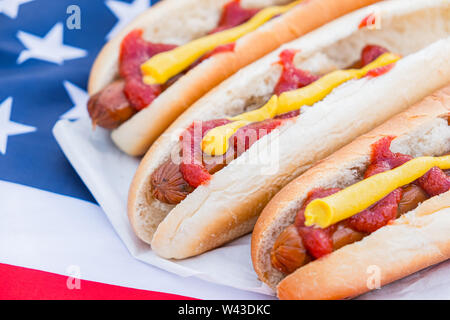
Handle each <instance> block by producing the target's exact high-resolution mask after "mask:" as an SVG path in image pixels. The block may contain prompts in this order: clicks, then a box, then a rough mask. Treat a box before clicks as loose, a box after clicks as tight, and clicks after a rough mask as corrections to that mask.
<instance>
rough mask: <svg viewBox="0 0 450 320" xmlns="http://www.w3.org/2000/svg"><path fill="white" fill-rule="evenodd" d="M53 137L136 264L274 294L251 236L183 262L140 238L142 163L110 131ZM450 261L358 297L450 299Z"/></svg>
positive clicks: (64, 129)
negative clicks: (131, 192)
mask: <svg viewBox="0 0 450 320" xmlns="http://www.w3.org/2000/svg"><path fill="white" fill-rule="evenodd" d="M53 134H54V136H55V138H56V140H57V142H58V143H59V145H60V146H61V148H62V150H63V152H64V153H65V155H66V157H67V158H68V159H69V161H70V163H71V164H72V166H73V167H74V168H75V170H76V171H77V172H78V174H79V175H80V177H81V179H82V180H83V181H84V183H85V184H86V186H87V187H88V188H89V190H90V191H91V193H92V195H93V196H94V198H95V199H96V200H97V202H98V203H99V204H100V206H101V207H102V208H103V210H104V211H105V213H106V215H107V216H108V219H109V221H110V222H111V224H112V225H113V227H114V229H115V230H116V232H117V233H118V234H119V236H120V238H121V239H122V240H123V242H124V243H125V245H126V246H127V248H128V250H129V251H130V253H131V254H132V255H133V256H134V257H136V258H137V259H139V260H141V261H144V262H147V263H149V264H152V265H154V266H157V267H159V268H161V269H164V270H167V271H169V272H172V273H175V274H178V275H180V276H183V277H187V276H195V277H198V278H201V279H204V280H207V281H210V282H213V283H218V284H222V285H227V286H231V287H234V288H238V289H243V290H247V291H252V292H257V293H263V294H269V295H273V292H272V290H271V289H270V288H268V287H267V286H266V285H264V284H263V283H261V282H260V281H259V280H258V279H257V277H256V274H255V272H254V271H253V267H252V263H251V259H250V236H245V237H242V238H240V239H237V240H235V241H233V242H231V243H229V244H228V245H226V246H223V247H221V248H218V249H215V250H212V251H210V252H207V253H205V254H202V255H200V256H198V257H195V258H190V259H186V260H183V261H173V260H165V259H162V258H160V257H158V256H157V255H155V254H154V253H153V252H152V250H151V249H150V246H149V245H147V244H145V243H144V242H142V241H140V240H139V239H137V237H136V236H135V235H134V233H133V231H132V229H131V226H130V224H129V222H128V218H127V212H126V203H127V195H128V187H129V185H130V182H131V180H132V178H133V175H134V172H135V170H136V168H137V166H138V164H139V159H137V158H133V157H130V156H127V155H125V154H124V153H122V152H120V151H119V150H118V149H117V148H116V147H115V146H114V145H113V143H112V141H111V140H110V138H109V133H108V132H107V131H106V130H102V129H97V130H96V131H95V132H93V131H92V126H91V123H90V120H89V119H81V120H78V121H76V122H71V121H68V120H60V121H58V122H57V123H56V125H55V127H54V128H53ZM449 274H450V261H447V262H445V263H442V264H440V265H438V266H435V267H433V268H429V269H425V270H423V271H421V272H419V273H416V274H414V275H412V276H409V277H407V278H405V279H403V280H400V281H397V282H395V283H393V284H391V285H388V286H386V287H383V289H380V290H375V291H373V292H371V293H369V294H366V295H364V296H362V297H360V298H366V299H367V298H368V299H374V298H376V299H430V298H431V299H450V277H449Z"/></svg>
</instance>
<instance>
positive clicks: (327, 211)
mask: <svg viewBox="0 0 450 320" xmlns="http://www.w3.org/2000/svg"><path fill="white" fill-rule="evenodd" d="M433 167H439V168H441V169H442V170H447V169H450V156H443V157H419V158H416V159H413V160H411V161H408V162H407V163H405V164H403V165H402V166H400V167H397V168H395V169H392V170H389V171H386V172H382V173H379V174H376V175H374V176H371V177H369V178H367V179H364V180H362V181H360V182H358V183H355V184H354V185H351V186H350V187H348V188H345V189H344V190H342V191H340V192H337V193H335V194H333V195H331V196H328V197H325V198H322V199H316V200H313V201H311V203H310V204H309V205H308V206H307V207H306V210H305V218H306V220H305V225H307V226H313V225H315V226H318V227H320V228H326V227H328V226H331V225H333V224H335V223H337V222H339V221H342V220H345V219H347V218H350V217H351V216H354V215H355V214H357V213H359V212H361V211H363V210H365V209H367V208H369V207H370V206H371V205H373V204H375V203H376V202H378V201H380V200H381V199H383V198H384V197H386V196H387V195H388V194H389V193H391V192H392V191H394V190H395V189H397V188H400V187H402V186H405V185H407V184H409V183H411V182H413V181H415V180H417V179H418V178H420V177H422V176H423V175H424V174H425V173H427V172H428V171H429V170H430V169H431V168H433Z"/></svg>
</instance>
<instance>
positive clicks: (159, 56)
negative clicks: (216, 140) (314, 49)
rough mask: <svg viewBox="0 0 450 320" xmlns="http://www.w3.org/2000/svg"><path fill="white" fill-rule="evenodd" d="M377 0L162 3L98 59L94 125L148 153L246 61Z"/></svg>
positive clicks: (130, 149)
mask: <svg viewBox="0 0 450 320" xmlns="http://www.w3.org/2000/svg"><path fill="white" fill-rule="evenodd" d="M377 1H378V0H344V1H341V2H340V3H339V4H337V3H335V2H334V1H331V0H308V1H302V0H295V1H294V0H201V1H199V0H164V1H160V2H159V3H158V4H156V5H155V6H152V7H151V8H150V9H148V10H147V11H146V12H145V13H143V14H142V15H141V16H139V17H138V18H137V19H136V20H134V21H133V22H132V23H130V24H129V25H128V26H127V27H126V28H125V29H124V30H123V31H122V32H121V33H120V34H118V35H117V36H116V37H114V38H113V39H112V40H111V41H110V42H108V43H107V45H106V46H105V47H104V48H103V50H102V51H101V52H100V54H99V56H98V58H97V59H96V61H95V63H94V66H93V68H92V71H91V75H90V79H89V88H88V89H89V94H90V96H91V99H90V101H89V103H88V111H89V114H90V116H91V118H92V123H93V125H94V127H95V126H100V127H104V128H106V129H109V130H112V133H111V137H112V140H113V141H114V142H115V144H116V145H117V146H118V147H119V148H120V149H122V150H123V151H124V152H126V153H128V154H130V155H134V156H139V155H143V154H144V153H145V152H146V151H147V150H148V148H149V146H150V145H151V144H152V143H153V142H154V140H155V139H156V138H157V137H158V136H159V135H160V134H161V133H162V132H163V131H164V130H165V129H166V128H167V127H168V126H169V125H170V123H171V122H173V121H174V120H175V119H176V117H177V116H178V115H180V114H181V113H182V112H183V111H184V110H185V109H187V108H188V107H189V106H190V105H191V104H192V103H194V102H195V101H196V100H197V99H199V98H200V97H201V96H202V95H203V94H205V93H206V92H207V91H209V90H210V89H212V88H213V87H214V86H216V85H217V84H218V83H220V82H221V81H223V80H224V79H226V78H227V77H228V76H230V75H231V74H233V73H234V72H236V71H237V70H239V69H240V68H242V67H243V66H245V65H247V64H249V63H251V62H252V61H254V60H256V59H258V58H260V57H261V56H263V55H264V54H266V53H268V52H270V51H272V50H274V49H276V48H277V47H278V46H280V45H281V44H282V43H284V42H288V41H290V40H293V39H295V38H296V37H298V36H300V35H302V34H304V33H306V32H308V31H311V30H313V29H314V28H316V27H318V26H320V25H322V24H324V23H326V22H328V21H331V20H332V19H334V18H336V17H339V16H341V15H343V14H345V13H347V12H350V11H352V10H355V9H358V8H360V7H362V6H365V5H368V4H371V3H373V2H377ZM319 11H320V13H321V14H320V15H319V14H316V13H317V12H319ZM310 17H314V18H313V19H312V18H310ZM117 81H119V83H121V85H123V88H122V90H118V83H117Z"/></svg>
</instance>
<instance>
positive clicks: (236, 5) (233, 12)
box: [210, 0, 260, 34]
mask: <svg viewBox="0 0 450 320" xmlns="http://www.w3.org/2000/svg"><path fill="white" fill-rule="evenodd" d="M259 10H260V9H244V8H242V6H241V1H240V0H232V1H230V2H228V3H227V4H226V5H224V7H223V11H222V16H221V17H220V20H219V24H218V26H217V28H216V29H214V30H213V31H211V32H210V33H211V34H212V33H216V32H220V31H224V30H227V29H230V28H234V27H236V26H238V25H240V24H242V23H244V22H246V21H248V20H250V19H251V18H252V17H253V16H254V15H255V14H257V13H258V11H259Z"/></svg>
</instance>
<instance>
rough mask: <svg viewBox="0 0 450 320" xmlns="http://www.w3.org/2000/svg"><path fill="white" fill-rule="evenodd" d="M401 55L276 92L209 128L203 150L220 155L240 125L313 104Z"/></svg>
mask: <svg viewBox="0 0 450 320" xmlns="http://www.w3.org/2000/svg"><path fill="white" fill-rule="evenodd" d="M399 59H400V56H398V55H396V54H393V53H384V54H382V55H381V56H379V57H378V58H377V59H376V60H375V61H373V62H371V63H369V64H368V65H366V66H365V67H364V68H361V69H349V70H337V71H333V72H331V73H329V74H327V75H325V76H323V77H322V78H320V79H319V80H317V81H315V82H313V83H311V84H310V85H308V86H306V87H303V88H300V89H297V90H293V91H288V92H284V93H282V94H281V95H280V96H279V97H277V96H276V95H274V96H272V98H271V99H270V100H269V101H268V102H267V103H266V104H265V105H264V106H262V107H261V108H259V109H256V110H253V111H250V112H246V113H243V114H240V115H238V116H236V117H233V118H230V120H231V121H233V122H231V123H229V124H226V125H223V126H220V127H217V128H214V129H212V130H210V131H209V132H208V133H207V134H206V135H205V137H204V138H203V141H202V150H203V152H205V153H206V154H209V155H213V156H214V155H223V154H225V153H226V152H227V150H228V139H229V138H230V137H231V136H232V135H233V134H234V133H236V131H237V130H239V129H240V128H242V127H244V126H246V125H248V124H250V123H252V122H259V121H264V120H267V119H272V118H273V117H275V116H277V115H280V114H283V113H287V112H290V111H295V110H299V109H300V108H301V107H302V106H305V105H307V106H312V105H313V104H314V103H316V102H318V101H320V100H322V99H323V98H325V97H326V96H327V95H328V94H329V93H330V92H331V91H332V90H333V89H334V88H336V87H338V86H339V85H341V84H342V83H344V82H346V81H349V80H352V79H360V78H362V77H364V76H365V75H367V73H368V72H369V71H370V70H373V69H376V68H379V67H383V66H386V65H389V64H392V63H394V62H396V61H398V60H399ZM236 122H237V123H236Z"/></svg>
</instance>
